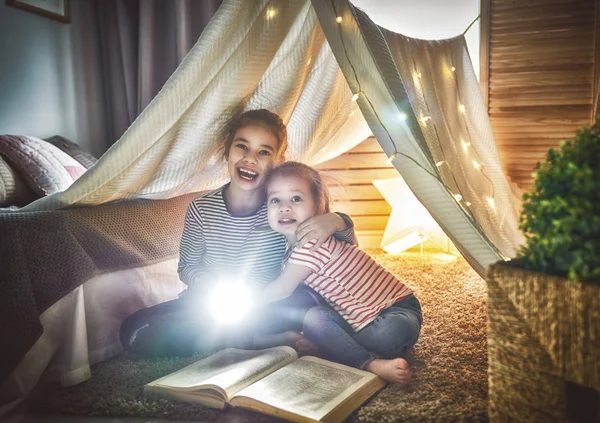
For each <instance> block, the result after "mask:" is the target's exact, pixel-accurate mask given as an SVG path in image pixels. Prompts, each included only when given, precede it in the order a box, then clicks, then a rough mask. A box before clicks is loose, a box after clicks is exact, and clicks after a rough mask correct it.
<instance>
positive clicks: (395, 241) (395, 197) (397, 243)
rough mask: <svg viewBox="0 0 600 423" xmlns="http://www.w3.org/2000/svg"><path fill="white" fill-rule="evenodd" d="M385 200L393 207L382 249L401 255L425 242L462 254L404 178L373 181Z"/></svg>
mask: <svg viewBox="0 0 600 423" xmlns="http://www.w3.org/2000/svg"><path fill="white" fill-rule="evenodd" d="M373 185H375V187H376V188H377V189H378V190H379V192H380V193H381V195H383V197H384V198H385V200H386V201H387V202H388V203H389V204H390V206H392V214H391V215H390V218H389V220H388V223H387V226H386V228H385V232H384V234H383V239H382V240H381V248H383V250H384V251H386V252H388V253H390V254H398V253H401V252H402V251H405V250H407V249H409V248H411V247H414V246H416V245H419V244H421V246H423V243H424V242H425V241H427V242H428V244H429V243H431V244H433V245H434V246H435V248H436V249H441V250H443V251H445V252H447V253H451V254H459V253H458V250H457V249H456V247H455V246H454V244H452V242H451V241H450V239H449V238H448V237H447V236H446V234H445V233H444V231H443V230H442V229H441V228H440V227H439V225H438V224H437V222H436V221H435V220H433V218H432V217H431V215H430V214H429V212H428V211H427V209H426V208H425V207H424V206H423V205H422V204H421V203H420V202H419V200H417V198H416V197H415V195H414V194H413V193H412V191H411V190H410V188H409V187H408V185H407V184H406V182H404V179H402V178H390V179H379V180H375V181H373Z"/></svg>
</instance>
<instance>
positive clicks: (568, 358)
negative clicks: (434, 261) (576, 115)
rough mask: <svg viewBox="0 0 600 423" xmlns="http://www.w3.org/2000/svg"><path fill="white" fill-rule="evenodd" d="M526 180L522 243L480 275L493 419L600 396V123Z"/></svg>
mask: <svg viewBox="0 0 600 423" xmlns="http://www.w3.org/2000/svg"><path fill="white" fill-rule="evenodd" d="M534 176H535V185H534V190H533V191H532V192H530V193H526V194H525V195H524V198H523V200H524V202H523V210H522V214H521V220H520V228H521V230H522V231H523V234H524V235H525V238H526V242H525V245H523V246H522V247H521V248H520V250H519V252H518V255H517V258H516V260H512V261H510V262H507V263H497V264H495V265H492V266H490V269H489V271H488V278H487V282H488V322H489V323H488V348H489V383H490V420H491V421H567V420H571V419H573V416H572V415H571V414H572V413H573V412H574V413H576V414H577V413H588V412H591V413H594V412H595V413H598V408H597V407H598V406H597V405H596V404H586V403H585V401H583V402H582V403H581V404H579V405H578V406H577V407H575V409H574V408H573V407H572V405H571V404H570V402H571V399H570V392H573V389H575V388H576V389H579V387H581V389H583V390H584V391H582V392H587V391H585V390H586V389H587V390H589V391H590V392H591V396H592V397H593V396H594V393H596V394H598V393H600V126H599V125H598V124H595V125H592V126H590V127H586V128H582V129H580V130H578V131H577V134H576V136H575V137H574V139H573V140H572V141H567V142H562V143H561V145H560V148H558V149H557V150H554V149H550V150H549V151H548V153H547V157H546V162H544V163H542V164H538V166H537V168H536V171H535V174H534ZM573 387H575V388H573ZM586 395H589V392H588V393H587V394H586ZM581 397H582V396H581V395H579V398H575V400H576V401H577V400H581ZM588 402H589V401H588ZM588 406H590V407H592V408H591V409H590V410H585V407H588ZM594 407H596V408H595V409H594ZM594 410H596V411H594ZM597 416H599V415H598V414H597ZM596 418H600V417H596Z"/></svg>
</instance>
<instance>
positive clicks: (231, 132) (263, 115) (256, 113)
mask: <svg viewBox="0 0 600 423" xmlns="http://www.w3.org/2000/svg"><path fill="white" fill-rule="evenodd" d="M249 125H263V126H265V127H267V128H268V129H269V130H270V131H271V132H272V133H273V135H275V137H276V138H277V141H278V142H279V145H278V148H277V151H276V152H275V159H276V160H283V156H284V155H285V152H286V150H287V146H288V141H287V128H286V126H285V123H283V120H281V118H280V117H279V115H278V114H276V113H273V112H271V111H269V110H267V109H257V110H248V111H247V112H244V113H242V114H241V115H239V116H238V117H237V118H235V119H233V120H232V121H231V122H230V123H229V125H227V127H226V128H225V134H226V135H225V144H224V145H223V157H224V158H225V159H227V157H228V156H229V150H230V149H231V145H232V144H233V137H235V133H236V132H237V131H238V129H240V128H243V127H245V126H249Z"/></svg>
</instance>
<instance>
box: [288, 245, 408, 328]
mask: <svg viewBox="0 0 600 423" xmlns="http://www.w3.org/2000/svg"><path fill="white" fill-rule="evenodd" d="M311 245H313V243H312V242H309V243H308V244H306V245H305V246H304V247H295V248H294V249H293V250H292V253H291V254H290V257H289V258H288V260H287V263H294V264H296V265H299V266H304V267H308V268H309V269H311V270H312V271H313V273H311V274H310V276H309V277H308V278H306V280H305V281H304V283H305V284H306V285H308V286H310V287H311V288H312V289H314V290H315V291H316V292H318V293H319V295H321V296H322V297H323V298H325V300H326V301H327V302H328V303H329V305H331V306H332V307H333V308H334V309H335V311H337V312H338V313H339V314H340V315H341V316H342V317H343V318H344V319H345V320H346V321H347V322H348V323H349V324H350V326H352V328H353V329H354V330H355V331H356V332H358V331H359V330H361V329H362V328H364V327H365V326H367V325H368V324H369V323H371V322H372V321H373V320H375V318H376V317H377V315H378V314H379V313H380V312H381V310H383V309H384V308H387V307H389V306H391V305H392V304H394V303H395V302H397V301H400V300H401V299H403V298H405V297H407V296H408V295H410V294H412V291H411V290H410V288H408V287H407V286H406V285H404V284H403V283H401V282H400V281H399V280H398V279H397V278H396V277H395V276H394V275H393V274H392V273H390V272H388V271H387V270H386V269H384V268H383V267H382V266H380V265H379V264H378V263H377V262H376V261H375V260H374V259H373V258H372V257H370V256H369V255H368V254H367V253H365V252H364V251H362V250H360V249H358V248H357V247H356V246H354V245H350V244H345V243H343V242H340V241H338V240H337V239H335V238H334V237H329V239H327V241H325V242H324V243H323V244H322V245H321V246H320V247H319V249H317V250H316V251H314V252H310V251H309V248H310V247H311Z"/></svg>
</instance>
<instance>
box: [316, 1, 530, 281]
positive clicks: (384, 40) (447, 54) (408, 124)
mask: <svg viewBox="0 0 600 423" xmlns="http://www.w3.org/2000/svg"><path fill="white" fill-rule="evenodd" d="M313 6H314V8H315V10H316V12H317V15H318V16H319V21H320V23H321V26H322V28H323V29H324V31H325V34H326V36H327V40H328V42H329V44H330V46H331V47H332V50H333V52H334V54H335V56H336V58H337V59H338V63H339V64H340V67H341V68H342V70H343V71H344V74H345V75H346V78H347V80H348V82H349V84H350V86H351V88H352V90H353V91H354V92H357V93H360V96H359V98H358V103H359V105H360V108H361V111H362V113H363V116H365V118H366V119H367V122H368V123H369V125H370V127H371V129H372V130H373V133H374V135H375V136H376V138H377V140H378V141H379V143H380V144H381V146H382V147H383V149H384V151H385V152H386V154H387V155H388V156H390V157H391V158H392V159H393V163H394V166H395V167H396V168H397V169H398V171H399V173H400V174H401V175H402V177H403V178H404V180H405V181H406V182H407V184H408V186H409V187H410V188H411V190H412V191H413V193H414V194H415V195H416V196H417V198H418V199H419V200H420V201H421V202H422V203H423V205H424V206H425V207H426V208H427V209H428V210H429V212H430V213H431V215H432V216H433V217H434V219H435V220H436V221H437V222H438V224H439V225H440V226H441V227H442V228H443V229H444V231H445V232H446V233H447V234H448V236H449V237H450V238H451V239H452V241H453V242H454V244H455V245H456V247H457V248H458V249H459V250H460V251H461V253H462V254H463V255H464V256H465V258H466V259H467V260H468V261H469V262H470V263H471V265H472V266H473V267H474V268H475V270H477V271H478V272H479V273H480V274H484V272H485V268H486V267H487V265H489V264H491V263H493V262H495V261H498V260H501V259H503V258H507V257H511V256H513V255H514V253H515V249H516V247H517V246H518V245H519V244H520V243H521V242H522V235H521V233H520V232H519V230H518V211H519V207H520V200H519V196H520V193H519V192H518V189H517V188H516V187H513V186H511V185H510V183H509V182H508V180H507V178H506V176H505V175H504V172H503V170H502V165H501V162H500V156H499V154H498V151H497V148H496V144H495V141H494V138H493V135H492V131H491V126H490V123H489V118H488V115H487V112H486V108H485V105H484V103H483V98H482V95H481V92H480V89H479V85H478V82H477V79H476V77H475V74H474V72H473V67H472V64H471V61H470V59H469V54H468V51H467V48H466V43H465V39H464V37H463V36H460V37H456V38H452V39H449V40H440V41H427V40H418V39H413V38H409V37H405V36H402V35H400V34H395V33H393V32H390V31H387V30H385V29H382V28H380V27H378V26H377V25H375V24H374V23H373V22H372V21H371V20H370V19H369V18H368V17H367V16H366V15H365V14H364V13H363V12H361V11H360V10H358V9H356V8H354V7H353V6H352V5H351V4H350V3H349V2H348V1H346V0H328V1H313ZM337 17H341V18H342V21H341V23H338V22H337V21H336V18H337Z"/></svg>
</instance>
